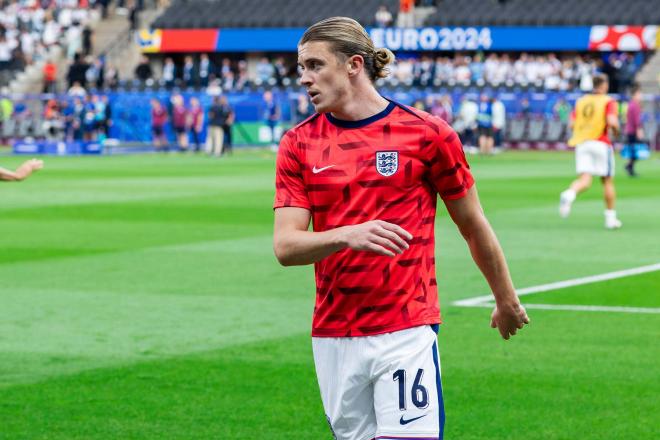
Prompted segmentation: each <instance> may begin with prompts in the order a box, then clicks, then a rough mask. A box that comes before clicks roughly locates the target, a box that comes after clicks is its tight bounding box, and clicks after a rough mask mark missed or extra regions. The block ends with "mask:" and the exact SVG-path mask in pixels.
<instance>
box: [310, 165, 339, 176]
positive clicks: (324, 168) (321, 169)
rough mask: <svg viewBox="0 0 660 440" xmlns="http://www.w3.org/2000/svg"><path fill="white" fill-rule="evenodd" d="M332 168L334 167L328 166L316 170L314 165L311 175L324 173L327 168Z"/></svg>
mask: <svg viewBox="0 0 660 440" xmlns="http://www.w3.org/2000/svg"><path fill="white" fill-rule="evenodd" d="M332 167H334V165H328V166H327V167H323V168H316V165H314V168H312V173H314V174H318V173H320V172H321V171H325V170H327V169H328V168H332Z"/></svg>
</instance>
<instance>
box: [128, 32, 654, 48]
mask: <svg viewBox="0 0 660 440" xmlns="http://www.w3.org/2000/svg"><path fill="white" fill-rule="evenodd" d="M367 30H368V31H369V34H370V35H371V38H372V39H373V40H374V43H375V44H376V47H387V48H389V49H391V50H393V51H414V52H417V51H458V50H460V51H471V50H486V51H488V50H494V51H497V50H530V51H531V50H535V51H545V50H548V51H558V50H577V51H587V50H590V51H603V50H625V51H640V50H653V49H655V48H656V47H657V46H658V44H657V40H658V38H659V37H658V32H657V26H561V27H560V26H551V27H529V26H519V27H506V26H490V27H487V26H485V27H424V28H414V29H412V28H411V29H402V28H368V29H367ZM304 31H305V28H277V29H270V28H227V29H156V30H150V31H146V30H145V31H141V32H139V33H138V36H137V42H138V44H139V46H140V47H141V48H142V51H143V52H250V51H259V52H260V51H286V52H295V51H296V48H297V44H298V41H299V40H300V37H301V36H302V35H303V33H304Z"/></svg>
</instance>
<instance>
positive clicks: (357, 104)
mask: <svg viewBox="0 0 660 440" xmlns="http://www.w3.org/2000/svg"><path fill="white" fill-rule="evenodd" d="M388 105H389V101H388V100H387V99H385V98H383V97H382V96H380V94H379V93H378V91H376V89H375V88H373V87H369V88H367V89H366V90H363V91H356V92H354V93H352V94H349V95H348V96H347V97H346V104H345V105H344V106H343V108H342V109H341V110H337V111H333V112H331V114H332V116H333V117H335V118H337V119H341V120H343V121H360V120H362V119H367V118H369V117H371V116H374V115H377V114H378V113H380V112H382V111H383V110H385V109H386V108H387V106H388Z"/></svg>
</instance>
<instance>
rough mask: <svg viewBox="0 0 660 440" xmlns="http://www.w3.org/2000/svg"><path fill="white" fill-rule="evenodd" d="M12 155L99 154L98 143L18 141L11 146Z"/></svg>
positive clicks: (100, 148)
mask: <svg viewBox="0 0 660 440" xmlns="http://www.w3.org/2000/svg"><path fill="white" fill-rule="evenodd" d="M13 152H14V154H29V155H33V154H52V155H58V156H66V155H69V154H101V153H102V152H103V145H101V143H100V142H63V141H61V142H57V141H18V142H15V143H14V145H13Z"/></svg>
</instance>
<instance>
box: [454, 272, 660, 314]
mask: <svg viewBox="0 0 660 440" xmlns="http://www.w3.org/2000/svg"><path fill="white" fill-rule="evenodd" d="M658 270H660V263H656V264H651V265H648V266H641V267H635V268H632V269H626V270H618V271H615V272H608V273H603V274H600V275H591V276H588V277H582V278H574V279H572V280H566V281H558V282H555V283H548V284H541V285H539V286H532V287H525V288H524V289H519V290H516V293H517V294H518V296H523V295H530V294H532V293H539V292H548V291H551V290H559V289H565V288H567V287H573V286H581V285H583V284H592V283H598V282H601V281H608V280H614V279H617V278H623V277H629V276H633V275H641V274H643V273H648V272H655V271H658ZM492 299H493V296H492V295H483V296H476V297H474V298H467V299H462V300H459V301H454V302H453V303H452V304H453V305H455V306H460V307H481V306H482V305H484V303H485V302H490V301H491V300H492ZM487 305H488V306H489V307H490V304H487ZM575 307H582V306H575ZM598 307H600V306H598ZM613 308H617V307H610V309H613ZM619 308H622V307H619ZM623 308H625V307H623ZM634 308H635V307H628V309H634ZM633 313H634V312H633ZM652 313H653V312H652Z"/></svg>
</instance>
